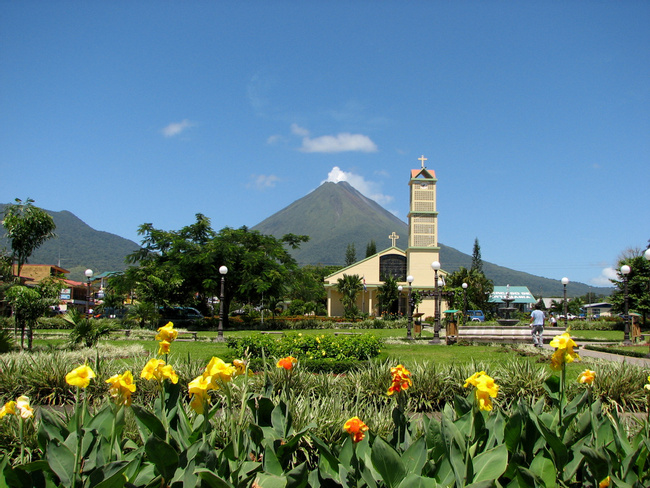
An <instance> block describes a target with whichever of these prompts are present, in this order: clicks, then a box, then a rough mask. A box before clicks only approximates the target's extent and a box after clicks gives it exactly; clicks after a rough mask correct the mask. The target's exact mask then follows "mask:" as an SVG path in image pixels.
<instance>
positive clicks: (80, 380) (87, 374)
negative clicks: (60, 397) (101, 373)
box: [65, 364, 95, 388]
mask: <svg viewBox="0 0 650 488" xmlns="http://www.w3.org/2000/svg"><path fill="white" fill-rule="evenodd" d="M94 377H95V372H94V371H93V370H92V369H90V367H89V366H88V365H86V364H84V365H83V366H79V367H78V368H75V369H73V370H72V371H70V372H69V373H68V374H67V375H65V381H66V383H68V384H69V385H71V386H78V387H79V388H86V387H87V386H88V385H89V384H90V380H91V379H93V378H94Z"/></svg>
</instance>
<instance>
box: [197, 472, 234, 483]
mask: <svg viewBox="0 0 650 488" xmlns="http://www.w3.org/2000/svg"><path fill="white" fill-rule="evenodd" d="M195 473H196V474H198V475H199V478H201V480H202V481H204V482H205V485H207V486H209V487H210V488H233V485H232V484H230V483H228V482H227V481H226V480H224V479H223V478H220V477H219V476H217V475H216V474H215V473H214V472H213V471H210V470H209V469H205V468H201V469H197V470H196V471H195Z"/></svg>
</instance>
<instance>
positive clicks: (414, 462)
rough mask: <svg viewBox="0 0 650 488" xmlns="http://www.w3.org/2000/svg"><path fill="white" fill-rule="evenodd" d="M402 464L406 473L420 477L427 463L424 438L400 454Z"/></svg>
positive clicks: (420, 438) (419, 438)
mask: <svg viewBox="0 0 650 488" xmlns="http://www.w3.org/2000/svg"><path fill="white" fill-rule="evenodd" d="M402 462H404V467H405V469H406V472H407V473H413V474H416V475H420V474H421V473H422V468H423V467H424V464H425V463H426V462H427V446H426V442H425V441H424V437H418V439H417V440H416V441H415V442H414V443H413V444H411V446H410V447H409V448H408V449H407V450H406V452H404V454H402Z"/></svg>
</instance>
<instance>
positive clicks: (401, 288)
mask: <svg viewBox="0 0 650 488" xmlns="http://www.w3.org/2000/svg"><path fill="white" fill-rule="evenodd" d="M403 289H404V287H403V286H402V285H399V286H398V287H397V292H398V298H397V315H400V314H401V313H402V290H403Z"/></svg>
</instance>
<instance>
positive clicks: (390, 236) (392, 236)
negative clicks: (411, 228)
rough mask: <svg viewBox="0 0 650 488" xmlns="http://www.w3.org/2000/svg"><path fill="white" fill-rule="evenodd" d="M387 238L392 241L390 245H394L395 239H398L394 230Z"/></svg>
mask: <svg viewBox="0 0 650 488" xmlns="http://www.w3.org/2000/svg"><path fill="white" fill-rule="evenodd" d="M388 238H389V239H390V240H391V241H393V245H392V246H393V247H395V241H396V240H397V239H399V236H398V235H397V234H395V231H393V233H392V234H391V235H389V236H388Z"/></svg>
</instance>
